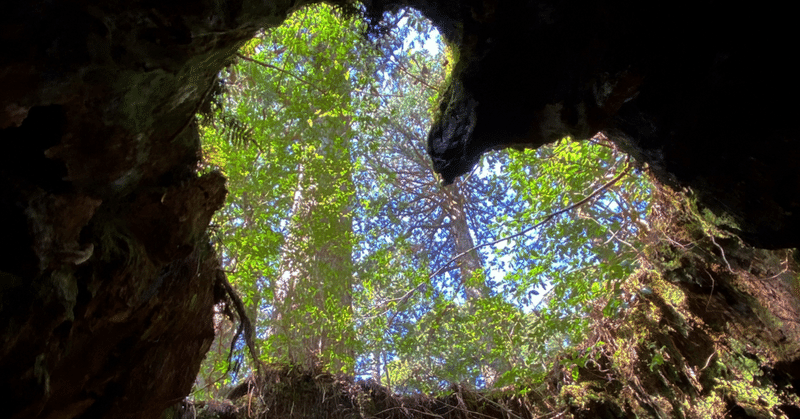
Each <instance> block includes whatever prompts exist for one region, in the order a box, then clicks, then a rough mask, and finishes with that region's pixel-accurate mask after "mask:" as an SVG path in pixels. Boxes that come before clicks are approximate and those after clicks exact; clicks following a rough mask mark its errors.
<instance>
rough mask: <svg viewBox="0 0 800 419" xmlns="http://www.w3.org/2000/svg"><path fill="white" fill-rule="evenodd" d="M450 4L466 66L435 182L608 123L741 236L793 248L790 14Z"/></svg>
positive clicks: (453, 93)
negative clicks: (503, 151) (495, 154)
mask: <svg viewBox="0 0 800 419" xmlns="http://www.w3.org/2000/svg"><path fill="white" fill-rule="evenodd" d="M421 7H422V8H423V10H425V9H424V6H421ZM458 10H459V14H458V17H449V19H450V20H453V19H455V20H460V21H461V25H460V28H461V31H458V32H456V33H455V34H454V35H453V36H452V38H453V39H455V40H456V42H457V43H458V44H459V45H460V50H459V55H460V57H461V59H462V60H461V62H460V63H459V64H458V65H457V66H456V70H455V74H454V80H453V84H452V85H451V87H450V88H449V90H448V91H447V94H446V95H445V101H444V102H442V104H441V106H440V111H441V116H440V118H439V120H438V121H437V123H436V124H435V125H434V127H433V129H432V130H431V132H430V135H429V138H428V141H429V152H430V154H431V157H432V159H433V161H434V165H435V168H436V170H437V171H438V172H439V173H441V175H442V177H443V180H444V182H451V181H452V180H453V178H455V177H456V176H458V175H461V174H463V173H466V172H468V171H469V170H470V169H471V168H472V166H473V165H474V164H475V163H476V162H477V160H478V158H479V156H480V155H481V153H483V152H484V151H486V150H490V149H494V148H498V147H509V146H512V147H519V146H521V147H538V146H540V145H542V144H545V143H548V142H552V141H555V140H557V139H559V138H562V137H563V136H564V135H571V136H572V137H573V138H576V139H583V138H588V137H590V136H591V135H593V134H594V133H595V132H597V131H599V130H604V131H606V133H607V134H608V135H609V137H611V138H612V139H614V140H615V141H616V142H617V143H618V144H619V145H620V146H621V147H622V148H623V149H625V150H626V151H628V152H630V153H631V154H632V155H633V156H634V157H635V158H636V159H637V160H638V161H639V162H640V163H647V164H648V165H649V166H650V168H651V169H652V170H653V172H654V173H655V174H656V175H657V176H658V178H659V179H660V180H661V181H662V182H663V183H666V184H669V185H672V186H674V187H679V188H680V187H690V188H691V189H692V191H693V192H694V194H695V196H696V197H697V199H698V200H699V202H700V203H701V204H702V205H703V206H706V207H708V208H710V209H712V210H713V211H715V212H716V213H717V214H724V215H726V216H728V217H729V227H730V228H731V229H732V230H733V231H736V232H737V233H738V234H739V235H740V236H741V237H743V238H744V239H745V240H747V241H749V242H750V243H751V244H754V245H756V246H759V247H767V248H780V247H794V246H797V245H798V244H800V174H798V170H797V168H798V163H797V161H798V157H800V142H798V141H797V134H796V132H795V131H794V128H795V125H796V124H795V122H794V120H795V119H796V116H795V114H796V113H797V112H796V111H797V109H798V107H797V105H796V104H794V98H796V97H797V94H798V93H800V91H798V90H800V89H799V88H798V83H797V82H796V76H795V74H794V70H793V69H792V67H793V64H792V62H791V60H792V58H791V56H790V54H787V53H786V52H787V50H788V49H789V48H790V45H791V42H792V41H790V40H791V39H793V38H792V34H791V32H790V31H791V30H790V28H791V27H792V25H791V22H790V21H789V19H790V18H789V16H790V15H791V14H790V13H788V12H787V11H786V10H784V11H780V10H775V9H760V8H757V7H744V6H742V7H727V6H726V7H721V6H720V5H719V4H718V3H716V2H693V3H687V4H685V5H681V4H677V3H668V4H667V3H665V4H663V5H653V4H648V3H643V2H627V1H606V2H602V1H601V2H582V1H569V0H567V1H529V2H501V1H493V0H483V1H465V2H463V4H462V7H461V8H460V9H458Z"/></svg>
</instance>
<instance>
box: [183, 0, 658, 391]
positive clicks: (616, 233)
mask: <svg viewBox="0 0 800 419" xmlns="http://www.w3.org/2000/svg"><path fill="white" fill-rule="evenodd" d="M389 19H392V20H393V22H394V27H395V29H394V31H393V32H391V33H389V34H387V35H386V36H385V37H383V38H375V37H374V36H372V37H371V38H369V39H368V38H367V37H365V36H364V35H363V34H364V32H365V27H364V25H363V23H361V22H359V21H358V20H346V19H344V18H343V17H341V16H339V15H338V14H337V13H336V12H332V10H331V8H330V7H327V6H317V7H314V8H307V9H303V10H301V11H298V12H296V13H295V14H294V15H292V16H291V17H290V19H288V20H287V21H286V22H285V23H284V25H283V26H281V27H280V28H276V29H273V30H269V31H266V32H264V33H263V34H261V35H259V36H258V37H256V38H255V39H253V40H252V41H250V42H249V43H248V44H246V45H245V46H244V47H243V48H242V50H240V52H239V58H238V60H237V62H236V63H234V64H233V65H231V66H230V67H229V68H228V69H227V70H226V71H225V72H224V73H223V74H222V80H223V82H224V84H225V87H226V90H227V94H226V95H225V96H224V97H223V98H222V99H221V101H220V103H221V106H220V107H219V108H218V109H217V111H216V112H217V115H216V116H215V117H214V118H211V119H207V120H205V121H204V124H203V132H202V134H203V141H204V151H205V163H204V164H205V165H206V168H207V170H221V171H222V172H223V173H224V174H225V175H226V176H227V177H228V179H229V184H228V188H229V190H230V195H229V201H228V205H227V206H226V207H225V208H224V209H223V210H222V211H220V213H219V214H218V215H217V217H216V219H215V226H214V229H215V231H216V240H217V242H216V244H217V246H218V248H219V250H220V254H221V255H222V257H223V264H224V267H225V269H226V271H227V272H228V277H229V280H230V281H231V283H233V284H234V286H235V287H236V288H237V290H239V292H240V293H241V294H242V296H243V298H244V300H245V302H246V304H247V306H248V307H249V309H250V310H251V312H250V314H251V316H252V317H253V318H254V319H255V320H256V325H257V335H258V337H259V347H260V352H261V357H262V360H263V361H268V362H276V361H278V362H299V363H301V364H302V363H304V362H313V363H317V362H319V363H322V364H323V365H324V366H325V367H327V368H333V369H335V370H341V371H345V372H347V373H350V374H355V375H356V376H359V377H362V378H366V377H370V378H372V379H374V380H376V381H378V382H379V383H381V384H384V385H389V386H392V387H394V388H395V389H396V390H398V391H403V392H417V391H426V392H427V391H432V390H438V389H443V388H446V386H447V385H448V384H449V383H451V382H459V383H462V384H466V385H469V386H473V387H485V386H504V385H508V384H515V385H517V386H521V387H526V386H534V385H535V383H536V380H537V379H538V377H540V376H541V375H543V374H544V372H545V371H547V370H548V368H549V367H550V363H551V362H552V359H553V355H554V354H555V353H557V351H559V350H561V349H563V348H565V347H568V346H570V345H574V344H576V343H577V342H579V341H580V339H581V336H582V335H583V334H584V332H585V328H586V326H587V324H588V319H589V318H590V316H597V315H601V316H614V315H616V313H617V312H618V310H619V308H620V302H619V301H620V300H619V299H618V298H616V297H617V295H618V293H619V289H620V288H619V284H620V282H619V281H621V280H622V279H623V278H625V277H626V276H628V274H630V273H631V272H632V270H633V269H635V268H636V266H637V258H638V253H637V248H638V246H639V239H640V238H641V237H643V235H646V234H647V233H648V231H647V230H648V226H647V223H646V222H645V221H644V215H645V214H646V212H647V208H648V204H647V196H648V188H649V185H648V184H647V182H646V181H644V180H643V179H642V178H641V177H639V176H637V175H636V171H635V170H632V169H631V167H630V164H629V163H628V161H627V157H626V156H624V155H623V154H622V153H620V152H619V151H618V150H617V149H616V148H614V146H613V145H612V143H610V142H609V141H607V139H605V138H604V137H603V136H602V135H599V136H596V137H595V138H594V139H592V140H586V141H573V140H571V139H564V140H562V141H560V142H559V143H557V144H553V145H551V146H548V147H544V148H542V149H540V150H527V151H521V152H520V151H510V152H497V153H493V154H489V155H486V156H484V158H483V160H482V162H481V165H480V167H479V168H476V170H475V171H474V172H473V173H472V174H470V175H468V176H466V177H465V178H464V179H461V180H458V181H457V182H456V183H455V184H454V185H451V186H447V187H443V186H441V185H440V183H439V181H438V178H437V177H436V175H435V174H434V173H433V171H432V169H431V167H430V164H429V163H428V160H427V158H426V156H425V145H424V142H425V141H424V140H425V138H426V133H427V130H428V128H429V124H430V120H431V117H432V115H431V109H433V108H434V107H435V103H436V101H437V98H438V95H439V93H440V92H441V91H442V90H443V86H442V83H444V82H445V79H446V74H445V68H446V65H445V58H444V57H445V55H446V52H445V51H444V46H443V45H442V44H441V42H437V41H436V39H435V36H433V35H432V29H431V28H430V25H429V24H428V23H427V22H426V21H425V20H424V19H422V18H421V17H420V16H419V15H417V14H415V13H412V12H410V11H401V12H400V13H399V14H397V15H394V16H390V17H389ZM298 197H300V198H298ZM301 208H306V209H307V210H305V211H304V210H302V209H301ZM309 208H310V209H309ZM461 221H463V225H462V224H459V223H460V222H461ZM331 243H335V244H336V245H337V246H336V250H335V251H332V250H330V249H329V248H328V247H327V246H329V245H330V244H331ZM326 249H327V250H326ZM343 259H347V260H346V261H344V260H343ZM297 264H300V265H302V266H303V268H302V269H301V270H299V271H296V272H301V273H302V275H300V276H302V280H298V281H296V282H294V284H295V288H294V290H295V292H294V294H293V296H292V297H291V301H289V303H287V301H286V300H287V297H286V295H287V294H286V292H285V288H283V287H284V285H285V283H282V280H281V278H286V275H287V266H290V265H291V266H295V265H297ZM311 267H315V268H314V269H312V268H311ZM542 297H545V298H544V299H542ZM598 313H599V314H598ZM290 326H291V327H290ZM229 330H231V328H230V326H226V325H225V324H224V322H223V321H222V320H221V319H220V323H219V331H220V340H219V343H217V345H219V346H218V347H216V348H215V350H214V351H212V355H211V356H210V357H209V358H208V360H207V363H206V366H205V367H204V369H203V371H202V372H201V378H202V380H199V387H201V388H200V389H199V390H202V391H210V392H211V393H214V392H215V391H216V390H218V389H220V388H222V387H223V386H224V385H225V383H226V382H230V381H231V380H236V379H238V378H240V377H241V376H242V374H246V373H247V372H248V369H247V368H248V366H247V365H248V361H246V359H245V358H244V356H243V353H244V352H237V356H236V357H234V360H238V362H239V363H240V364H243V365H244V369H240V370H239V375H234V374H230V373H227V367H228V365H227V364H226V363H225V362H224V359H223V357H224V356H225V354H224V352H225V351H223V350H220V348H224V347H225V345H227V343H228V342H229V341H230V339H231V334H230V333H228V334H227V335H226V333H225V331H229ZM298 345H300V346H298ZM314 345H316V346H314ZM298 351H300V352H303V353H304V355H302V356H301V355H300V354H298ZM200 381H202V382H200Z"/></svg>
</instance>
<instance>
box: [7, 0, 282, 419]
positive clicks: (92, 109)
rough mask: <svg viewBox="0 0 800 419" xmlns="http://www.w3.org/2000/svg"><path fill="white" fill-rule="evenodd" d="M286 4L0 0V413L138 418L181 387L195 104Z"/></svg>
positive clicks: (214, 201)
mask: <svg viewBox="0 0 800 419" xmlns="http://www.w3.org/2000/svg"><path fill="white" fill-rule="evenodd" d="M294 6H295V4H294V2H289V1H287V2H283V3H282V4H281V3H280V2H255V1H253V2H247V1H245V2H242V1H239V2H231V3H229V4H224V3H218V2H203V1H200V2H180V1H178V2H173V1H168V2H156V1H149V2H106V1H97V2H88V1H73V2H52V1H28V0H24V1H23V0H19V1H12V2H10V3H8V4H4V5H3V10H2V13H0V92H1V93H0V144H2V147H3V152H2V153H0V216H1V217H2V219H3V227H2V237H3V240H4V243H5V245H4V246H3V249H4V250H3V252H1V253H0V341H1V342H2V345H0V392H2V394H4V395H5V396H6V397H5V398H4V400H7V403H6V404H5V405H4V407H3V412H4V413H3V414H2V416H3V417H11V418H30V417H45V418H73V417H86V418H94V417H114V418H125V417H132V418H152V417H157V416H159V415H160V413H161V412H162V411H163V410H164V409H165V408H166V406H168V405H169V404H171V403H174V402H175V400H180V399H181V398H182V397H183V396H185V395H186V394H187V393H188V392H189V390H190V388H191V385H192V382H193V381H194V378H195V376H196V373H197V369H198V368H199V365H200V361H201V360H202V358H203V356H204V354H205V352H206V351H207V350H208V348H209V346H210V344H211V340H212V339H213V335H214V330H213V324H212V314H213V309H212V307H213V304H214V303H215V302H216V301H218V300H219V298H220V292H219V290H218V286H219V282H218V279H217V278H218V272H217V270H218V269H219V262H218V260H217V258H216V256H215V255H214V252H213V250H212V249H211V247H210V245H209V244H208V239H207V236H206V233H205V230H206V228H207V227H208V222H209V220H210V218H211V216H212V214H213V212H214V211H215V210H216V209H218V208H219V207H220V206H221V205H222V203H223V202H224V198H225V193H226V191H225V186H224V184H225V180H224V178H223V177H222V176H221V175H219V174H213V173H212V174H207V175H204V176H198V175H197V174H196V172H195V170H196V162H197V159H198V152H199V137H198V133H197V129H196V127H195V126H194V124H193V118H194V114H195V113H196V111H197V109H198V108H199V106H200V105H201V104H202V103H203V100H204V99H205V98H206V97H207V95H208V94H209V91H210V89H211V86H212V84H213V80H214V78H215V77H216V74H217V72H218V71H219V69H220V68H221V67H222V66H223V65H224V63H225V61H226V60H227V59H228V58H227V57H229V56H230V55H231V54H232V53H233V51H235V50H236V48H237V47H238V46H239V45H240V44H241V42H243V41H245V40H247V39H249V38H250V37H252V35H253V34H254V33H255V31H256V30H257V29H258V28H261V27H264V26H266V25H268V24H277V23H279V22H281V21H282V20H283V18H284V17H285V15H286V13H287V12H288V11H289V10H290V9H291V8H292V7H294ZM215 289H216V290H217V291H216V292H215Z"/></svg>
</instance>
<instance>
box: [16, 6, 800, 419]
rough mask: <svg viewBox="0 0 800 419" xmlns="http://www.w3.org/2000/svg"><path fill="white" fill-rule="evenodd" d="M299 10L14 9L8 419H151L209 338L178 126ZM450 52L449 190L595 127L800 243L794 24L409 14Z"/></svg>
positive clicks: (724, 211) (710, 11) (206, 260)
mask: <svg viewBox="0 0 800 419" xmlns="http://www.w3.org/2000/svg"><path fill="white" fill-rule="evenodd" d="M303 3H305V2H304V1H303V0H299V1H292V0H271V1H268V0H261V1H257V0H230V1H224V0H200V1H191V2H190V1H183V0H178V1H154V0H148V1H138V2H126V1H86V0H72V1H59V2H57V1H50V0H12V1H9V2H6V4H4V5H3V6H2V12H0V52H2V54H0V92H1V93H0V144H2V147H3V152H2V153H0V160H1V162H0V179H2V180H0V215H1V216H2V219H3V227H2V228H3V238H4V240H5V245H4V251H3V252H2V253H0V334H2V341H3V345H2V347H0V392H1V393H0V394H4V395H7V396H9V397H8V398H7V400H9V402H8V403H7V404H5V405H4V413H8V414H9V415H10V417H12V418H28V417H42V418H75V417H81V418H95V417H97V418H99V417H109V418H110V417H114V418H125V417H130V418H150V417H156V416H158V415H159V414H160V412H161V411H163V410H164V408H165V407H167V406H168V405H170V404H171V403H174V402H175V401H176V400H179V399H180V398H181V397H183V396H184V395H186V394H187V393H188V391H189V389H190V387H191V384H192V381H193V378H194V374H195V373H196V371H197V369H198V368H199V363H200V360H201V359H202V357H203V355H204V353H205V351H206V350H207V349H208V347H209V345H210V342H211V339H212V337H213V326H212V322H211V313H212V305H213V304H214V303H215V302H217V301H220V298H221V292H220V272H219V271H218V263H217V262H216V257H215V255H214V254H213V251H212V250H211V249H210V247H209V245H208V240H207V238H206V236H205V229H206V227H207V225H208V222H209V219H210V217H211V215H212V214H213V212H214V211H215V210H216V209H218V208H219V207H220V206H221V205H222V202H223V200H224V196H225V189H224V179H222V177H221V176H218V175H214V174H210V175H205V176H202V177H198V175H197V174H196V173H195V166H196V162H197V159H198V150H199V139H198V134H197V129H196V127H195V125H194V122H193V115H194V114H195V113H196V111H197V110H198V109H199V108H200V106H201V105H202V104H203V102H204V101H205V100H206V99H207V97H208V95H209V92H210V90H211V87H212V84H213V80H214V78H215V76H216V74H217V72H218V71H219V70H220V69H221V68H222V67H223V66H224V65H225V63H226V62H227V60H228V59H229V58H230V57H231V55H232V54H233V52H234V51H235V50H236V49H237V48H238V47H239V46H240V45H241V44H242V42H244V41H246V40H247V39H248V38H250V37H251V36H252V35H253V34H254V33H255V32H256V31H257V30H258V29H259V28H263V27H266V26H270V25H277V24H279V23H280V22H281V21H282V20H283V19H284V18H285V16H286V15H287V14H288V13H290V12H291V11H292V10H295V9H297V8H299V7H301V6H302V5H303ZM368 3H369V4H368V6H369V7H370V10H371V11H372V13H373V16H379V15H380V12H381V11H383V10H388V9H392V8H394V7H398V6H407V5H410V6H413V7H416V8H418V9H420V10H421V11H422V12H423V13H424V14H426V15H427V16H428V17H429V18H431V20H433V21H434V22H435V23H436V24H437V25H438V26H439V27H440V28H441V30H442V32H443V33H444V34H445V35H446V36H447V37H448V38H449V39H450V40H451V41H452V42H454V43H456V44H457V45H459V46H460V51H459V57H460V61H459V63H458V64H457V65H456V70H455V74H454V76H453V84H452V85H451V86H450V88H449V89H448V91H447V95H446V97H445V100H444V101H443V103H442V105H441V110H442V116H441V117H440V118H439V120H438V121H437V123H436V124H435V125H434V128H433V130H432V131H431V134H430V138H429V140H430V147H429V148H430V153H431V157H432V158H433V160H434V162H435V165H436V167H437V169H438V170H439V172H441V174H442V176H443V178H444V180H445V181H450V180H452V179H453V178H454V177H455V176H457V175H459V174H461V173H464V172H465V171H468V170H469V168H470V167H471V166H472V165H473V164H474V163H475V162H476V161H477V159H478V157H479V156H480V154H481V153H483V152H484V151H486V150H489V149H494V148H498V147H508V146H513V147H537V146H540V145H542V144H545V143H547V142H550V141H554V140H556V139H558V138H560V137H561V136H563V135H565V134H569V135H572V136H573V137H574V138H576V139H579V138H586V137H589V136H590V135H592V134H593V133H595V132H597V131H600V130H603V131H605V132H606V133H607V134H608V135H609V136H610V137H611V138H613V139H614V141H616V142H617V143H618V144H619V145H620V146H621V147H623V148H624V149H625V150H627V151H628V152H630V153H631V154H632V155H633V156H634V157H635V158H636V159H637V160H638V161H639V162H641V163H642V164H645V163H646V164H647V165H648V166H649V167H650V169H651V170H652V171H653V172H654V173H655V174H656V175H657V176H658V178H659V179H660V180H661V181H662V182H664V183H666V184H669V185H671V186H673V187H676V188H684V187H687V188H690V189H691V190H692V191H693V193H694V195H695V196H696V198H697V200H698V202H699V203H700V204H701V205H704V206H706V207H708V208H710V209H712V210H713V211H715V212H717V213H718V214H720V215H722V216H724V217H723V218H725V219H727V226H728V228H730V229H732V230H733V231H736V232H738V234H740V236H741V237H743V238H744V239H745V240H747V241H749V242H750V243H752V244H755V245H757V246H762V247H767V248H780V247H796V246H797V245H798V244H799V243H800V171H798V170H797V162H798V161H799V159H800V144H799V143H798V141H797V136H796V132H795V130H794V128H795V125H796V122H795V119H796V112H795V110H796V109H797V105H796V104H795V102H794V99H795V98H796V97H797V96H798V95H797V93H798V90H800V87H798V86H799V84H798V83H797V81H796V76H795V74H794V73H795V71H794V69H793V67H792V64H791V60H792V58H791V56H792V54H790V53H791V51H792V50H791V49H790V47H791V46H792V45H793V44H794V42H793V41H791V40H792V39H795V38H796V35H794V33H793V27H794V25H793V24H794V22H792V20H791V18H792V15H791V14H790V13H788V12H787V11H785V10H783V11H782V10H776V9H774V8H768V7H767V6H763V5H758V4H743V5H742V6H741V7H737V8H734V7H732V6H730V5H729V4H727V3H721V2H718V1H695V2H685V3H675V2H669V3H663V4H660V5H659V4H656V3H653V2H641V1H578V0H573V1H569V0H567V1H556V0H552V1H518V2H509V1H499V0H463V1H457V0H438V1H437V0H408V1H403V2H393V1H379V0H375V1H372V2H368Z"/></svg>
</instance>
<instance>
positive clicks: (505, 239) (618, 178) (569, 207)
mask: <svg viewBox="0 0 800 419" xmlns="http://www.w3.org/2000/svg"><path fill="white" fill-rule="evenodd" d="M630 171H631V166H628V167H626V168H625V170H623V171H622V173H620V174H619V175H617V176H616V177H614V178H613V179H611V180H609V181H608V182H606V183H605V184H604V185H603V186H601V187H599V188H597V189H596V190H595V191H594V192H592V193H590V194H589V195H588V196H586V198H583V199H581V200H580V201H578V202H576V203H574V204H572V205H570V206H568V207H566V208H562V209H560V210H558V211H555V212H553V213H550V214H549V215H547V216H546V217H544V219H543V220H542V221H539V222H538V223H536V224H534V225H533V226H531V227H528V228H526V229H524V230H522V231H520V232H519V233H515V234H512V235H510V236H507V237H502V238H499V239H497V240H494V241H491V242H488V243H482V244H479V245H476V246H473V247H471V248H470V249H467V250H465V251H463V252H461V253H459V254H457V255H455V256H454V257H452V258H451V259H450V260H448V261H447V263H445V264H444V266H442V267H441V268H439V269H438V270H436V272H434V273H432V274H431V275H430V276H429V277H428V278H429V279H432V278H433V277H435V276H436V275H439V274H440V273H442V272H443V271H445V270H446V268H447V267H448V266H449V265H450V264H451V263H453V262H455V261H456V260H458V259H460V258H462V257H463V256H464V255H466V254H468V253H470V252H472V251H474V250H478V249H481V248H484V247H489V246H494V245H496V244H498V243H501V242H504V241H508V240H512V239H515V238H517V237H520V236H524V235H525V234H528V233H529V232H531V231H532V230H534V229H536V228H539V227H541V226H542V225H544V224H545V223H546V222H548V221H550V220H552V219H553V218H555V217H557V216H559V215H561V214H563V213H565V212H568V211H572V210H574V209H575V208H578V207H580V206H581V205H583V204H585V203H587V202H589V201H590V200H591V199H592V198H594V197H596V196H597V195H599V194H601V193H603V192H605V190H606V189H608V188H610V187H611V186H613V185H614V184H615V183H617V182H619V180H620V179H622V178H623V177H624V176H625V175H627V174H628V173H629V172H630Z"/></svg>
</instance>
